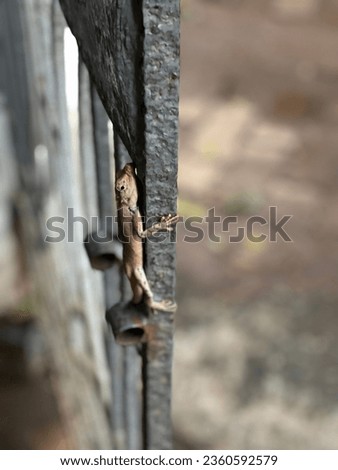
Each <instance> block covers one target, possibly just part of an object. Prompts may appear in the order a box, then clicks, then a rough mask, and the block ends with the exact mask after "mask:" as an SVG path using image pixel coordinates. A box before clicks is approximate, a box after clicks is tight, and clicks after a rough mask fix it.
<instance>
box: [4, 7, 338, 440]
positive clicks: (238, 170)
mask: <svg viewBox="0 0 338 470" xmlns="http://www.w3.org/2000/svg"><path fill="white" fill-rule="evenodd" d="M337 26H338V0H321V1H320V0H254V1H253V0H182V85H181V147H180V178H179V184H180V213H181V214H182V215H185V216H188V215H198V216H201V215H202V216H204V215H206V210H207V209H208V208H211V207H215V208H216V213H217V214H218V215H220V216H221V217H225V216H227V215H238V216H239V217H240V222H241V224H245V222H246V220H247V219H248V217H250V216H251V215H262V216H267V215H268V209H269V206H277V207H278V214H279V216H282V215H286V214H290V215H292V216H293V218H292V219H291V221H290V222H289V223H288V224H287V226H286V228H287V232H288V234H289V235H290V236H291V238H292V239H293V242H292V243H284V242H283V241H281V240H279V241H278V243H269V242H264V243H252V242H249V241H243V242H242V243H238V244H229V242H228V236H227V235H226V234H225V235H222V242H221V243H214V242H211V241H208V240H204V241H203V242H200V243H198V244H192V243H190V244H187V243H183V242H182V241H180V242H179V243H178V302H179V306H180V308H179V312H178V314H177V332H176V341H175V364H174V397H173V417H174V426H175V437H176V446H177V447H178V448H184V449H193V448H199V449H201V448H206V449H207V448H210V449H212V448H221V449H222V448H223V449H230V448H233V449H236V448H237V449H250V448H252V449H259V448H275V449H283V448H291V449H297V448H299V449H327V448H337V445H338V438H337V436H338V372H337V371H338V343H337V341H336V330H337V328H338V320H337V312H338V294H337V281H338V271H337V266H338V250H337V249H336V248H337V233H338V218H337V215H336V214H337V205H338V189H337V188H338V184H337V183H338V181H337V180H338V158H337V148H338V132H337V128H338V56H337V50H338V31H337ZM178 238H179V239H180V238H182V233H181V236H179V237H178ZM25 328H26V327H25V326H24V325H23V331H25ZM0 340H1V338H0ZM0 359H1V360H0V373H1V382H0V403H1V404H2V407H3V408H2V410H0V448H7V449H9V448H13V449H17V448H31V449H33V448H40V449H41V448H45V449H47V448H50V449H53V448H54V449H57V448H59V449H63V448H67V446H68V445H69V444H68V443H67V439H66V437H65V433H64V431H63V430H62V427H61V426H60V419H59V414H58V411H57V408H56V406H55V400H54V399H53V394H52V386H51V379H50V377H49V376H48V371H44V372H43V373H42V372H41V371H40V373H39V374H31V372H30V371H29V370H27V368H26V366H24V364H23V360H24V359H23V352H22V351H21V350H20V348H16V347H15V345H13V342H12V345H11V346H9V345H8V344H5V343H1V341H0ZM14 363H15V364H23V365H22V367H19V366H18V367H16V368H13V367H12V366H9V364H14ZM18 429H20V432H18Z"/></svg>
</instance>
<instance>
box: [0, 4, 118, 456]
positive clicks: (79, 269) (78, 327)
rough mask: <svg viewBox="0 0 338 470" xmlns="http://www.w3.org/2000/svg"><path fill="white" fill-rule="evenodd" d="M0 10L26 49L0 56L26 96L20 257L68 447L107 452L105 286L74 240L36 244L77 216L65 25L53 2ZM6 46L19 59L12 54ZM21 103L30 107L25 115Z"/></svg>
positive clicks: (21, 119)
mask: <svg viewBox="0 0 338 470" xmlns="http://www.w3.org/2000/svg"><path fill="white" fill-rule="evenodd" d="M2 2H5V3H6V6H7V7H8V8H13V9H14V11H13V12H12V13H13V17H15V18H17V23H18V24H19V25H21V26H23V31H20V35H18V37H24V40H23V41H18V42H16V39H17V36H16V35H13V36H12V34H13V33H12V32H11V31H9V33H8V34H10V37H9V38H7V39H8V40H7V42H6V46H5V47H8V48H9V51H8V55H9V56H10V57H11V56H12V52H13V60H15V61H17V60H20V57H22V56H24V57H25V61H23V62H22V64H23V65H24V73H20V74H17V73H16V67H13V72H11V70H12V69H11V68H10V67H9V69H10V70H9V71H8V77H7V80H8V79H10V80H12V83H13V84H14V85H15V86H16V87H17V88H18V89H20V90H21V89H22V90H26V91H27V97H26V99H25V100H23V103H21V107H20V106H13V107H11V111H12V113H13V116H12V117H13V122H14V123H15V124H16V125H17V126H18V127H24V129H25V136H22V140H23V141H24V140H25V139H26V147H25V148H24V147H23V146H22V148H24V151H23V153H22V155H25V154H27V159H26V158H21V154H20V150H17V152H18V155H17V157H18V162H19V165H20V170H21V172H22V174H25V172H26V169H27V168H26V167H27V161H28V162H29V164H30V166H31V167H32V168H31V172H30V173H29V179H27V178H23V179H22V184H21V187H20V201H19V204H18V212H19V216H20V218H21V220H22V221H24V224H23V223H22V224H21V225H22V227H24V232H23V240H24V243H25V246H24V247H23V248H25V249H26V253H27V255H28V260H29V263H28V266H29V268H30V275H31V279H32V281H33V284H34V286H35V288H36V300H37V301H36V306H35V308H36V311H35V313H36V314H37V316H38V318H39V319H40V320H41V325H42V330H43V332H44V334H45V337H46V344H47V345H48V359H49V366H50V367H51V370H52V371H53V372H54V377H55V378H56V379H55V384H57V388H58V391H59V397H60V405H61V408H62V409H63V410H64V411H65V413H64V417H66V419H67V423H68V425H69V430H70V434H69V435H70V438H71V440H72V443H71V445H73V446H74V447H75V448H85V449H90V448H108V447H109V446H110V444H111V434H110V428H109V423H108V419H107V416H106V407H107V406H108V405H109V403H110V398H111V397H110V387H109V386H107V385H109V384H107V382H108V377H109V371H108V368H107V364H106V362H107V361H106V356H105V349H104V342H103V328H104V305H103V289H102V282H101V281H102V280H101V278H100V275H98V273H93V272H92V271H91V269H90V267H89V263H88V260H87V259H86V254H85V252H84V250H83V245H82V243H81V242H82V241H81V240H80V242H79V239H77V241H78V242H79V243H76V244H72V243H66V242H65V240H64V241H63V242H59V243H55V244H47V243H43V241H44V237H45V235H46V233H45V231H46V220H47V219H48V218H49V217H51V216H66V209H67V207H73V208H74V209H75V212H78V211H79V201H77V200H76V198H75V195H76V191H75V190H74V186H75V178H74V168H73V164H74V160H73V158H72V153H71V145H70V138H69V129H68V130H67V128H68V116H67V106H66V98H65V84H64V59H63V31H64V27H65V22H64V19H63V16H62V15H61V12H60V10H59V9H58V4H57V3H55V2H53V0H25V1H13V0H2ZM54 7H55V9H54ZM4 21H6V16H5V18H4ZM13 47H14V50H15V49H16V48H18V47H19V49H20V50H19V51H18V52H17V53H16V52H14V51H13ZM1 52H2V51H0V54H1ZM12 73H14V75H12ZM74 78H75V79H77V77H74ZM9 95H10V92H9ZM25 103H29V106H27V109H22V107H25ZM2 176H3V175H2Z"/></svg>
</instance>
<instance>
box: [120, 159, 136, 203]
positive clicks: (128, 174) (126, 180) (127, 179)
mask: <svg viewBox="0 0 338 470" xmlns="http://www.w3.org/2000/svg"><path fill="white" fill-rule="evenodd" d="M135 187H136V182H135V167H134V164H133V163H127V164H126V165H125V166H124V168H122V170H120V171H118V172H117V174H116V180H115V189H116V191H117V192H118V193H120V195H121V196H122V197H130V196H131V194H132V193H133V191H134V190H135Z"/></svg>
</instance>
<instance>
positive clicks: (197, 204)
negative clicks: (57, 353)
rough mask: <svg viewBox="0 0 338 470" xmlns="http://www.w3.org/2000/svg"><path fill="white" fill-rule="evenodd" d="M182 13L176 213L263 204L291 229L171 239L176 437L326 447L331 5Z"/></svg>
mask: <svg viewBox="0 0 338 470" xmlns="http://www.w3.org/2000/svg"><path fill="white" fill-rule="evenodd" d="M182 12H183V21H182V86H181V117H180V119H181V147H180V179H179V184H180V212H181V213H182V214H183V215H185V216H188V215H206V210H207V208H211V207H215V208H216V214H217V215H220V216H221V217H225V216H227V215H238V216H239V217H240V222H241V224H244V225H245V222H246V221H247V219H248V218H249V217H250V216H251V215H261V216H264V217H267V215H268V209H269V206H277V208H278V216H279V217H282V216H283V215H292V216H293V217H292V219H291V221H290V222H289V223H288V224H287V225H286V226H285V228H286V230H287V233H288V234H289V236H290V237H291V238H292V240H293V242H292V243H285V242H283V241H282V240H281V239H279V240H278V242H277V243H269V242H268V241H266V242H263V243H252V242H249V241H245V240H244V241H243V242H241V243H238V244H234V243H232V244H229V241H228V240H229V237H228V235H227V234H224V235H223V236H222V242H221V243H216V242H211V241H208V240H204V241H203V242H200V243H198V244H193V243H190V244H189V243H184V242H182V241H181V242H180V243H179V245H178V273H179V279H178V300H179V305H180V309H179V312H178V315H177V335H176V350H175V367H174V383H175V385H174V403H173V409H174V423H175V429H176V430H177V434H178V438H180V439H182V440H183V442H184V444H183V446H184V447H185V448H187V447H190V448H234V449H236V448H237V449H250V448H252V449H255V448H256V449H259V448H276V449H283V448H292V449H296V448H299V449H311V448H313V449H317V448H324V449H326V448H336V447H337V444H338V440H337V435H338V374H337V372H336V369H337V364H338V359H337V358H338V344H337V342H336V340H335V331H336V329H337V327H338V320H337V318H336V316H337V312H338V295H337V281H338V272H337V266H338V251H337V230H338V219H337V216H336V214H337V203H338V190H337V188H338V185H337V183H338V158H337V147H338V134H337V127H338V93H337V86H338V60H337V46H338V33H337V24H338V2H337V1H326V0H325V1H319V0H301V1H300V0H299V1H297V2H295V1H292V0H274V1H273V0H255V1H254V2H253V1H251V0H242V1H240V0H213V1H212V0H209V1H208V0H184V1H183V4H182ZM257 228H258V227H257ZM264 233H267V232H266V231H264ZM257 234H259V230H257ZM179 238H181V239H182V235H181V237H179ZM178 445H179V444H178Z"/></svg>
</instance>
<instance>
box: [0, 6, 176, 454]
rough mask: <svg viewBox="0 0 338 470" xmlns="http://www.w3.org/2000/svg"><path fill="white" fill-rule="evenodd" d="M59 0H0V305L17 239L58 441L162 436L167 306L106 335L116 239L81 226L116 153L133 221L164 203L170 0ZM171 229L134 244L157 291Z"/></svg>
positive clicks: (167, 190) (171, 252) (154, 443)
mask: <svg viewBox="0 0 338 470" xmlns="http://www.w3.org/2000/svg"><path fill="white" fill-rule="evenodd" d="M60 4H61V5H60ZM60 4H59V2H58V1H57V0H1V1H0V23H1V24H0V44H1V51H0V61H1V62H0V94H1V100H0V123H1V129H0V132H1V154H0V164H1V174H0V178H1V186H0V187H1V193H2V198H1V199H2V202H1V206H0V212H1V225H0V231H1V233H2V235H3V237H2V239H3V240H4V243H3V244H2V248H1V254H2V258H1V259H2V261H1V263H2V266H3V268H4V270H5V271H4V270H2V271H3V272H6V276H4V275H2V277H4V278H5V279H4V281H3V282H2V290H1V293H3V294H4V295H3V296H2V307H3V306H5V305H6V303H10V302H12V301H13V297H15V295H14V296H11V295H9V293H10V292H11V290H10V288H7V287H4V286H6V285H7V284H6V282H7V283H8V284H9V285H11V282H12V278H15V269H16V268H15V265H16V263H14V262H13V259H14V258H13V256H14V254H13V253H14V252H15V250H16V248H15V247H16V246H19V250H20V251H21V252H23V258H24V260H25V261H24V263H23V264H24V265H25V266H27V275H28V276H29V278H30V280H31V282H32V283H33V286H34V289H33V292H34V306H35V307H34V313H35V314H36V315H37V316H38V318H39V321H40V323H41V328H42V331H43V334H44V337H45V341H46V344H47V345H48V360H49V361H50V364H51V367H52V368H53V371H54V376H55V378H56V380H55V385H56V387H57V393H58V397H59V402H60V407H61V409H62V416H63V417H64V420H65V424H66V426H67V428H68V431H69V432H68V434H69V436H70V437H71V439H72V444H71V445H72V447H73V448H79V449H109V448H114V449H140V448H145V449H167V448H170V447H171V446H172V436H171V422H170V396H171V365H172V339H173V314H172V313H168V312H143V314H145V315H146V324H147V327H146V328H147V332H148V334H147V341H146V342H145V343H139V344H135V345H131V346H120V345H118V344H117V343H116V341H115V340H114V338H113V336H112V334H111V330H110V328H109V327H108V325H107V323H106V321H105V312H106V311H108V310H110V309H111V307H112V306H113V305H115V304H117V303H118V302H120V301H123V300H129V298H130V290H129V286H128V283H127V282H126V281H125V278H124V275H123V274H122V263H121V257H120V254H119V253H120V252H121V249H120V248H121V247H120V246H119V243H118V241H117V240H116V238H114V237H112V240H111V241H110V242H107V243H105V244H103V245H102V244H84V238H85V237H86V236H88V235H90V234H92V233H93V232H95V233H96V234H98V233H101V232H102V231H104V230H105V229H106V227H105V225H104V221H105V220H106V217H107V216H112V215H115V213H116V207H115V201H114V196H113V191H112V181H113V180H114V173H115V171H116V169H119V168H121V167H122V166H123V165H124V164H125V163H126V162H127V161H130V159H131V160H132V161H133V162H134V163H135V164H136V166H137V170H138V175H139V177H140V181H141V185H142V199H141V201H140V205H141V207H142V208H143V211H144V215H145V216H146V220H147V219H153V218H154V217H158V216H160V215H162V214H168V213H172V214H173V213H176V197H177V188H176V179H177V140H178V82H179V1H178V0H172V1H170V2H164V1H155V0H143V1H136V0H86V1H84V0H60ZM60 7H61V8H60ZM67 23H68V25H69V27H70V29H71V31H72V33H73V34H74V36H75V38H76V40H77V43H78V47H79V57H80V59H79V67H78V70H79V73H78V76H74V77H73V80H74V81H77V80H78V89H79V104H78V116H77V118H78V126H77V127H76V126H74V122H75V123H76V116H75V121H74V116H73V115H72V113H71V112H70V110H69V106H68V105H67V97H66V82H65V60H64V37H65V35H64V32H65V28H66V26H67ZM108 121H110V122H111V123H112V129H113V130H112V131H110V130H109V126H108ZM74 129H75V131H74ZM112 136H113V137H112ZM13 207H14V208H15V214H16V224H15V234H14V235H13V230H12V214H13V210H12V208H13ZM53 217H54V218H55V217H58V218H59V219H52V218H53ZM74 217H75V218H76V217H77V219H74ZM79 217H83V218H85V219H86V220H87V221H89V223H88V232H87V233H84V232H83V230H82V228H83V224H82V225H81V220H83V219H79ZM93 217H96V218H97V220H98V224H97V227H96V226H95V225H94V224H93V223H92V222H91V221H92V220H94V219H93ZM72 219H73V220H72ZM62 220H63V221H64V222H62V223H61V221H62ZM52 226H53V227H56V226H57V227H61V226H62V227H63V228H65V237H64V239H63V240H62V241H60V242H58V243H55V240H50V242H49V243H48V242H47V241H46V237H48V236H50V235H51V234H50V230H49V228H51V227H52ZM111 231H112V235H114V234H116V227H115V224H112V226H111ZM85 232H86V230H85ZM54 235H55V233H54ZM72 237H74V241H73V242H70V241H69V239H71V238H72ZM14 239H15V240H16V242H17V243H16V245H15V243H14ZM174 241H175V235H174V234H173V233H171V234H167V235H165V236H164V237H163V240H162V242H161V243H151V242H146V244H145V254H146V256H145V259H146V264H145V268H146V272H147V277H148V279H149V282H150V284H151V287H152V289H153V291H154V294H155V296H156V297H158V298H166V299H174V296H175V243H174ZM86 248H87V249H86ZM88 255H89V256H88ZM93 266H94V267H99V268H101V269H102V270H97V269H93ZM19 268H20V266H19ZM20 269H21V268H20ZM113 312H114V310H113ZM149 332H151V334H150V333H149ZM136 343H137V341H136Z"/></svg>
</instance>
